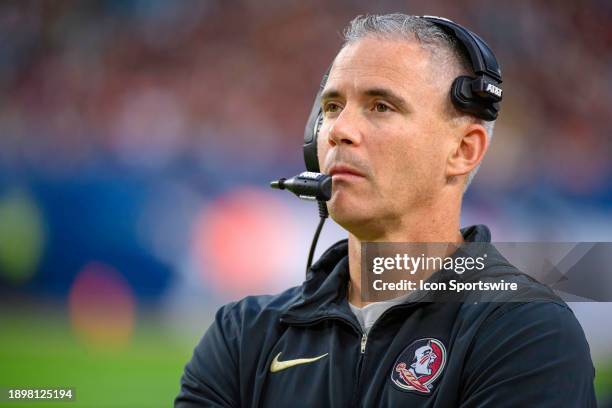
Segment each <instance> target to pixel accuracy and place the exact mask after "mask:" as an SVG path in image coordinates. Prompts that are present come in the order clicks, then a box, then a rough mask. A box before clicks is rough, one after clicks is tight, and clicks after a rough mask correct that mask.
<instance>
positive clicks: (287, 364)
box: [270, 353, 329, 373]
mask: <svg viewBox="0 0 612 408" xmlns="http://www.w3.org/2000/svg"><path fill="white" fill-rule="evenodd" d="M328 354H329V353H325V354H323V355H321V356H319V357H312V358H296V359H295V360H285V361H279V360H278V358H279V357H280V355H281V353H278V354H277V355H276V357H274V360H272V363H271V364H270V372H271V373H277V372H279V371H283V370H286V369H287V368H291V367H295V366H296V365H300V364H308V363H314V362H315V361H317V360H320V359H322V358H323V357H326V356H327V355H328Z"/></svg>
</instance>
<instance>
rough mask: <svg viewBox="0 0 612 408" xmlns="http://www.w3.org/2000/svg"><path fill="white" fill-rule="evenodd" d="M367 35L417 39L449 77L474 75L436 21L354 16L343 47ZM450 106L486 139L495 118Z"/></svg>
mask: <svg viewBox="0 0 612 408" xmlns="http://www.w3.org/2000/svg"><path fill="white" fill-rule="evenodd" d="M367 36H376V37H380V38H383V39H390V40H406V41H411V42H413V41H416V42H417V43H418V44H419V45H420V46H421V47H422V48H423V49H425V50H427V51H429V53H430V54H431V56H432V59H435V60H436V62H437V64H436V65H437V66H438V67H440V69H445V70H446V72H445V74H446V75H447V76H449V77H451V76H452V77H453V78H455V77H457V76H460V75H474V72H473V70H472V65H471V63H470V61H469V57H468V55H467V53H466V51H465V50H464V49H463V47H462V46H461V45H460V43H459V42H458V40H457V39H456V38H455V37H453V36H451V35H449V34H447V33H446V32H445V31H444V30H442V29H441V28H440V27H438V26H436V25H435V24H433V23H431V22H429V21H427V20H425V19H423V18H420V17H417V16H409V15H406V14H400V13H394V14H385V15H366V16H357V17H355V18H354V19H353V20H352V21H351V22H350V24H349V26H348V27H347V28H346V29H345V30H344V44H343V47H346V46H347V45H349V44H351V43H354V42H356V41H358V40H360V39H362V38H364V37H367ZM449 105H451V106H450V107H449V109H450V110H451V112H453V113H454V115H455V116H460V117H466V116H467V117H470V118H471V120H472V121H473V122H474V123H479V124H481V125H482V126H483V127H484V128H485V130H486V132H487V137H488V138H489V141H490V140H491V138H492V137H493V129H494V127H495V121H485V120H482V119H480V118H477V117H474V116H471V115H469V114H466V113H463V112H459V110H458V109H457V108H455V107H454V106H453V105H452V102H451V101H450V98H449ZM479 167H480V164H479V165H478V166H477V167H476V168H474V170H472V171H471V172H470V174H468V178H467V182H466V185H465V189H467V188H468V186H469V185H470V183H471V182H472V179H473V178H474V176H475V175H476V172H477V171H478V169H479Z"/></svg>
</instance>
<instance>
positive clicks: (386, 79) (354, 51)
mask: <svg viewBox="0 0 612 408" xmlns="http://www.w3.org/2000/svg"><path fill="white" fill-rule="evenodd" d="M429 71H430V57H429V53H428V51H426V50H424V49H423V48H422V47H421V46H420V45H419V44H418V43H416V41H406V40H388V39H381V38H376V37H366V38H362V39H360V40H358V41H356V42H354V43H351V44H349V45H347V46H345V47H344V48H343V49H342V50H341V51H340V52H339V53H338V55H337V56H336V59H335V60H334V63H333V65H332V68H331V70H330V73H329V78H328V80H327V83H326V86H325V87H326V88H335V89H339V90H343V89H344V90H346V91H348V90H350V89H356V90H359V89H365V88H368V87H393V88H394V89H396V90H399V91H400V92H401V91H405V92H409V91H410V90H413V89H414V87H415V86H419V87H422V86H423V85H425V84H427V83H428V82H429V78H430V75H429Z"/></svg>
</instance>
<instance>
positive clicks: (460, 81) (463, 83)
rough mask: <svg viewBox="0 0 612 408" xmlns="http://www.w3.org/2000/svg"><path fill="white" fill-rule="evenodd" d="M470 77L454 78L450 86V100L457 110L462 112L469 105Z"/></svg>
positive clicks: (472, 96)
mask: <svg viewBox="0 0 612 408" xmlns="http://www.w3.org/2000/svg"><path fill="white" fill-rule="evenodd" d="M472 79H473V78H471V77H469V76H466V75H463V76H460V77H457V78H455V80H454V81H453V84H452V85H451V100H452V101H453V104H454V105H455V106H456V107H457V109H459V110H461V111H463V110H465V109H466V108H468V107H469V106H470V105H471V102H472V99H473V98H474V95H473V94H472V87H471V82H472Z"/></svg>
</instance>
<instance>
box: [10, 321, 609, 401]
mask: <svg viewBox="0 0 612 408" xmlns="http://www.w3.org/2000/svg"><path fill="white" fill-rule="evenodd" d="M39 316H40V315H37V317H35V318H33V317H32V316H29V317H28V316H24V315H22V316H20V317H19V318H17V316H16V315H15V314H13V315H12V317H11V318H6V317H3V318H2V319H1V320H0V323H1V329H0V330H1V331H0V387H22V388H32V387H40V388H58V387H74V389H75V396H76V401H74V402H67V403H63V402H40V401H37V402H11V403H8V402H4V403H2V402H0V406H2V407H5V406H6V407H30V406H31V407H41V408H42V407H104V408H108V407H136V408H138V407H150V408H155V407H171V406H172V402H173V399H174V397H175V396H176V394H177V392H178V389H179V378H180V375H181V373H182V370H183V365H184V364H185V362H186V361H187V360H188V359H189V357H190V355H191V351H192V348H193V346H194V345H195V343H196V341H197V338H184V339H181V340H180V341H177V340H176V338H175V337H174V336H171V335H169V333H168V332H167V329H163V328H162V325H161V324H159V323H156V322H155V320H149V321H148V323H139V324H138V325H137V327H136V330H135V333H134V336H133V338H132V341H131V343H130V344H128V345H127V346H124V347H122V348H116V349H106V350H104V349H101V348H91V347H88V346H86V345H85V344H83V343H82V342H81V341H79V340H78V339H77V338H75V336H74V335H73V334H72V332H71V329H70V327H69V323H68V321H67V320H65V319H62V318H58V317H54V318H49V319H45V320H43V319H41V318H40V317H39ZM596 365H597V369H598V372H597V381H596V388H597V393H598V395H599V396H600V397H601V396H602V395H603V394H604V393H609V392H610V391H611V390H612V365H609V364H608V365H607V366H606V365H602V364H601V363H599V362H598V363H597V364H596ZM608 395H609V394H608Z"/></svg>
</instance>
